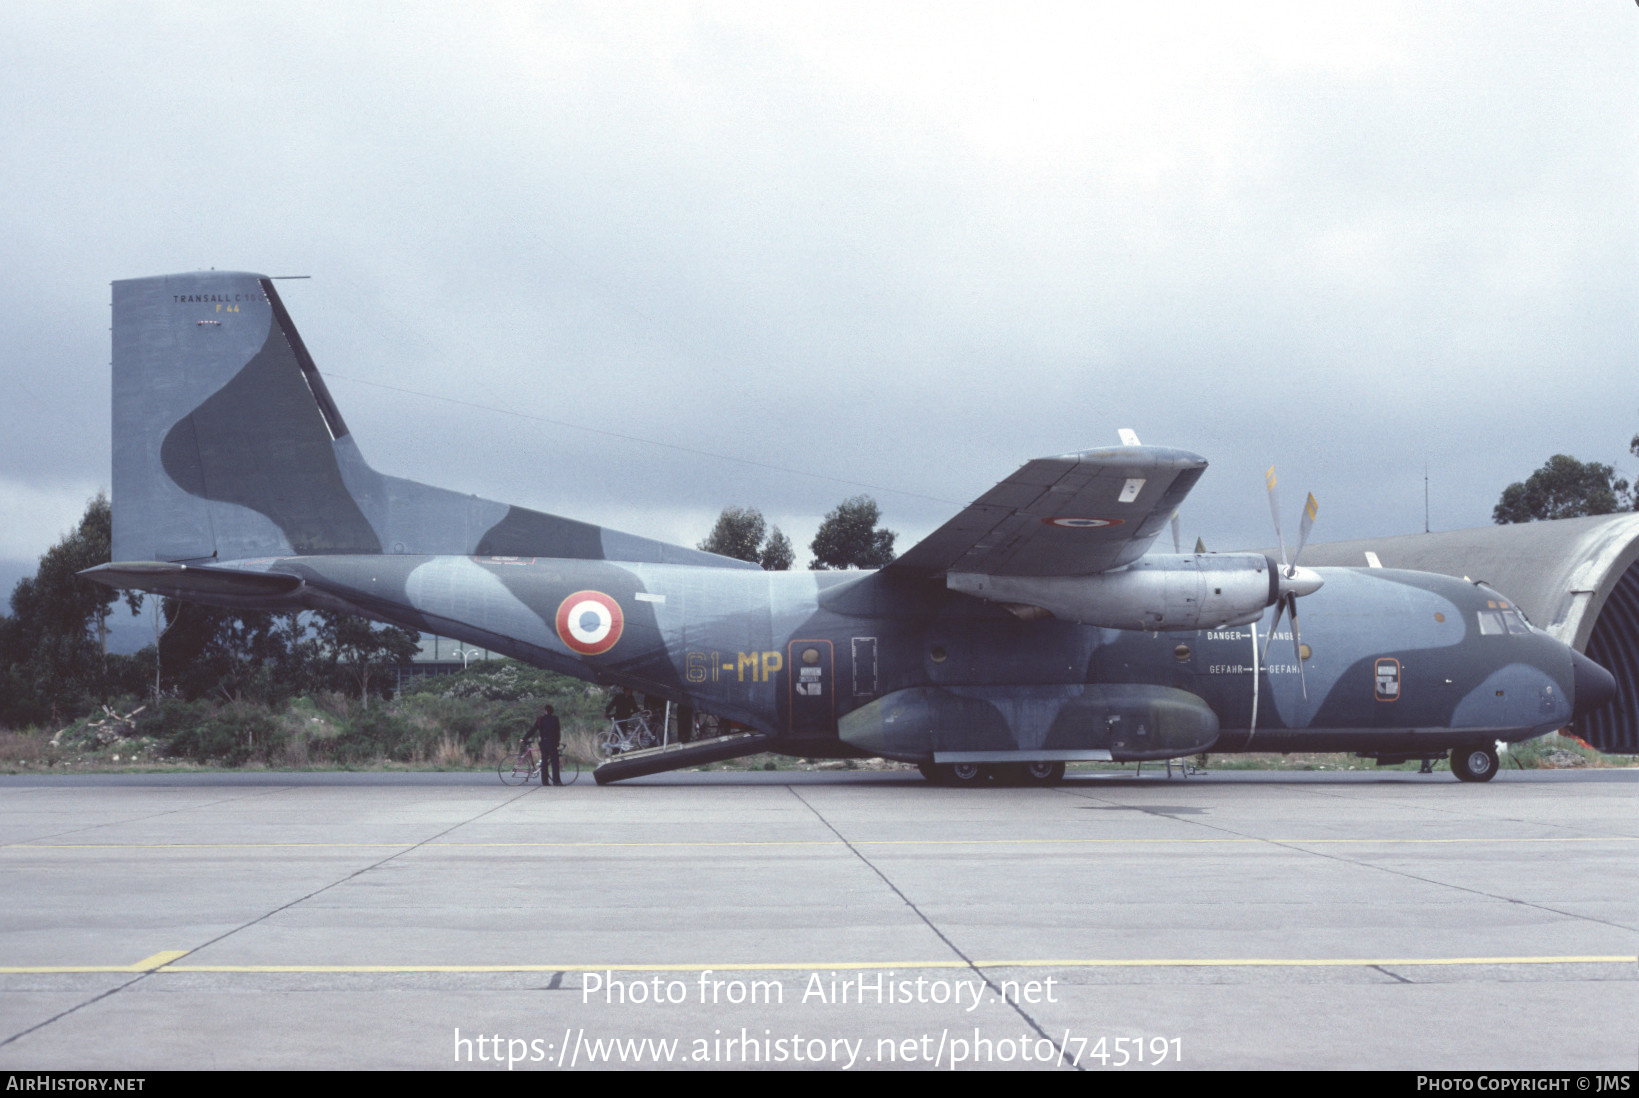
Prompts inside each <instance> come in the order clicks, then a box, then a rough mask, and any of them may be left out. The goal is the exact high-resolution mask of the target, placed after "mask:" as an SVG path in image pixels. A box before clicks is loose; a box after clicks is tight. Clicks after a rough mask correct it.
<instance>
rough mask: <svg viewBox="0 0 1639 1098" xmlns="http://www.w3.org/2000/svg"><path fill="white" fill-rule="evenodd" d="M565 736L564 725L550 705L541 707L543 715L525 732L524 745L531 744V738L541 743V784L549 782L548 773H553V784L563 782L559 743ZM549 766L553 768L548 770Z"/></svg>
mask: <svg viewBox="0 0 1639 1098" xmlns="http://www.w3.org/2000/svg"><path fill="white" fill-rule="evenodd" d="M562 736H563V725H562V723H561V722H560V721H559V720H558V715H557V714H556V713H555V712H553V709H552V707H551V706H550V705H546V706H542V707H541V715H540V716H539V717H537V718H536V719H535V723H534V724H532V725H530V726H529V731H528V732H525V733H524V746H525V747H527V746H529V741H530V740H536V741H537V742H539V743H540V745H541V784H542V785H545V784H546V782H547V775H548V773H550V774H551V779H552V784H553V785H562V784H563V769H562V767H561V766H560V765H559V763H558V744H559V742H560V740H561V739H562ZM548 766H550V767H551V770H550V771H548V769H547V768H548Z"/></svg>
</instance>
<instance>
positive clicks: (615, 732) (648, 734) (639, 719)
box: [598, 711, 660, 759]
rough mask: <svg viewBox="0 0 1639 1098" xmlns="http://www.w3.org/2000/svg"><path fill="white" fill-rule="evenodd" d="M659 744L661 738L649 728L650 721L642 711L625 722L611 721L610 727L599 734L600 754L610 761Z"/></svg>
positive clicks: (611, 719) (612, 719)
mask: <svg viewBox="0 0 1639 1098" xmlns="http://www.w3.org/2000/svg"><path fill="white" fill-rule="evenodd" d="M659 742H660V737H659V736H657V735H656V734H655V731H654V729H652V728H650V727H649V722H648V720H647V719H646V718H645V717H644V716H643V713H642V712H641V711H640V712H638V713H636V714H634V715H632V716H630V717H627V718H626V719H625V720H618V721H617V720H615V719H614V718H613V717H611V718H610V719H609V727H608V728H605V729H604V730H603V731H602V732H599V733H598V754H599V755H602V756H603V757H604V758H606V759H608V758H613V757H614V756H616V755H624V754H625V753H626V752H628V751H641V750H642V749H643V748H645V747H654V746H655V745H656V744H658V743H659Z"/></svg>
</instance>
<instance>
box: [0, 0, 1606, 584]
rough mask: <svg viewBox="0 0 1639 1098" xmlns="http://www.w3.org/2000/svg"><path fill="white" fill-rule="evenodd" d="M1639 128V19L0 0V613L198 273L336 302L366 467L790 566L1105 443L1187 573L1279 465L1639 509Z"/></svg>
mask: <svg viewBox="0 0 1639 1098" xmlns="http://www.w3.org/2000/svg"><path fill="white" fill-rule="evenodd" d="M1636 89H1639V9H1636V7H1635V5H1634V4H1633V3H1632V2H1631V0H1598V2H1593V0H1589V2H1580V3H1555V4H1549V3H1533V4H1510V3H1492V4H1475V3H1472V2H1465V3H1452V4H1436V3H1428V2H1421V0H1420V2H1418V3H1414V4H1408V5H1403V6H1402V5H1394V4H1386V3H1374V4H1369V5H1366V4H1357V5H1316V4H1312V3H1304V4H1293V5H1280V6H1270V5H1254V4H1223V3H1210V4H1199V5H1187V4H1179V3H1171V4H1166V5H1138V4H1133V3H1131V2H1130V0H1129V2H1124V3H1117V4H1109V5H1096V4H1089V3H1077V4H1071V5H1066V6H1056V5H1049V4H1031V5H1024V6H1020V5H999V4H998V5H987V4H975V5H955V4H950V3H940V4H936V5H927V6H916V5H910V4H899V3H896V4H891V5H883V4H869V5H859V6H849V5H843V4H835V3H828V4H822V5H812V6H804V7H799V6H796V5H787V4H767V3H757V4H747V5H744V6H739V5H730V4H697V5H684V4H661V3H649V4H634V5H625V6H622V5H618V4H614V3H607V2H603V0H599V2H597V3H589V4H585V5H576V4H544V3H542V4H514V5H506V4H498V3H486V4H484V5H481V6H476V7H472V8H465V9H458V8H456V7H455V6H453V5H419V6H410V5H403V4H385V3H383V4H352V5H318V4H312V5H290V4H279V3H270V4H258V5H254V6H253V5H237V4H227V5H224V4H220V3H212V4H200V5H188V4H180V3H177V4H156V5H142V4H135V3H108V4H80V5H72V4H64V5H55V4H53V5H46V4H34V5H21V4H13V5H7V6H6V7H5V9H4V12H3V14H0V158H3V159H0V163H3V164H4V166H5V167H4V173H3V175H0V180H3V183H4V188H3V192H0V193H3V195H4V199H5V201H4V202H3V203H0V225H3V226H4V236H3V240H4V247H3V253H4V261H3V262H0V332H3V333H4V335H5V339H6V351H5V354H4V356H3V358H0V378H3V381H4V391H5V396H4V398H3V399H4V404H3V406H0V407H3V409H4V410H3V412H0V416H3V418H0V424H3V431H0V583H4V591H5V592H9V590H10V586H11V583H12V582H13V581H14V580H15V578H16V577H17V576H18V575H22V574H31V573H32V571H33V568H34V564H35V560H36V558H37V557H38V556H39V554H40V553H41V552H43V551H44V550H45V549H46V548H47V547H49V546H50V545H51V544H52V543H53V542H54V541H55V540H56V539H57V538H58V537H59V536H60V535H61V534H62V533H63V532H64V531H66V530H67V529H69V528H70V527H71V526H72V525H73V524H74V523H75V522H76V521H77V519H78V517H79V515H80V514H81V512H82V511H83V509H84V505H85V502H86V500H87V498H88V497H89V496H91V495H92V494H93V493H94V492H96V491H97V490H98V489H99V488H100V487H106V486H107V485H108V484H109V481H110V473H109V439H108V431H109V427H108V424H109V410H108V400H109V381H108V331H107V329H108V299H109V295H108V282H109V281H110V280H112V279H116V278H131V277H140V276H145V275H154V274H164V273H170V272H175V271H183V270H192V269H197V268H204V267H217V268H229V269H243V270H253V271H260V272H263V273H266V274H271V275H311V276H312V278H311V280H310V281H299V282H284V283H281V284H280V292H281V294H282V295H283V296H284V298H285V301H286V304H287V305H288V306H289V309H290V312H291V314H292V316H293V317H294V319H295V322H296V324H297V326H298V327H299V328H300V330H301V332H302V335H303V336H304V338H305V339H306V342H307V344H308V347H309V348H310V349H311V351H312V352H313V355H314V357H315V359H316V360H317V362H318V365H319V368H320V370H321V371H323V372H324V373H325V375H326V376H327V378H328V380H329V382H330V387H331V390H332V392H333V393H334V395H335V397H336V399H337V401H338V403H339V404H340V406H341V408H342V411H343V413H344V415H345V416H346V419H347V422H348V424H349V426H350V427H351V428H352V430H353V432H354V435H355V437H356V438H357V439H358V441H359V444H360V446H361V448H362V449H363V451H364V453H365V455H366V457H367V458H369V459H370V461H371V462H372V464H374V465H375V466H376V467H377V468H379V469H381V470H382V471H384V472H388V473H395V474H399V475H403V476H409V477H412V478H414V479H417V480H422V481H426V482H429V483H434V484H439V485H442V486H446V487H450V488H455V489H459V490H462V491H468V492H475V493H478V494H480V495H484V496H487V497H489V498H492V499H498V500H502V501H505V502H509V503H517V504H522V505H525V506H529V507H534V508H538V509H541V510H547V511H553V512H558V513H562V514H566V515H570V516H573V517H576V518H581V519H585V520H588V521H592V522H597V523H601V524H604V525H610V526H615V527H618V528H621V529H625V530H629V531H631V532H634V533H640V534H645V535H650V536H655V537H660V538H664V539H667V540H671V541H677V542H683V543H687V544H693V543H694V542H696V541H698V540H700V539H701V538H702V537H704V536H705V534H706V533H707V531H708V530H709V529H710V527H711V524H712V522H713V520H714V518H715V516H716V514H717V512H718V511H719V510H720V509H721V508H722V507H723V506H724V505H726V504H738V505H744V506H755V507H759V508H761V509H762V510H763V512H764V513H765V514H766V515H767V516H768V518H769V520H770V521H771V522H773V523H777V524H778V525H780V526H782V527H783V528H784V529H785V530H786V531H787V532H788V533H789V534H790V535H791V537H792V540H793V542H794V543H795V544H796V545H797V547H798V564H799V567H800V566H802V565H804V564H806V562H807V560H808V557H809V554H808V553H807V543H808V541H809V539H811V538H812V536H813V533H814V530H815V528H816V526H817V525H818V523H819V520H820V518H821V517H822V516H823V514H824V513H825V512H826V511H827V510H829V509H831V508H832V507H834V506H835V505H836V504H837V503H838V502H839V501H840V500H842V499H843V498H844V497H846V496H849V495H853V494H856V493H858V492H869V493H870V494H872V495H873V496H875V498H876V499H877V500H878V501H879V502H880V504H881V506H882V509H883V513H884V522H885V524H886V525H887V526H889V527H891V528H893V529H895V530H897V531H899V532H900V548H901V549H904V548H908V547H909V545H910V544H912V543H914V542H915V541H916V540H917V539H918V538H920V537H921V536H923V535H925V534H926V533H928V532H929V531H931V530H932V529H933V528H934V527H936V526H937V525H939V524H940V523H941V522H942V521H944V519H946V518H947V517H949V515H950V514H951V513H952V512H953V511H954V510H955V509H956V508H957V507H959V506H960V505H962V504H964V503H966V502H967V501H969V500H971V499H972V498H973V497H975V496H977V495H978V494H979V493H981V492H983V491H984V490H985V489H986V488H988V487H989V486H990V485H991V484H993V483H994V482H995V481H997V480H999V479H1000V478H1002V477H1004V476H1006V475H1007V474H1008V473H1009V472H1011V471H1012V470H1013V469H1014V468H1015V467H1017V466H1018V465H1020V464H1021V463H1023V462H1024V461H1026V460H1028V459H1030V458H1032V457H1036V456H1040V455H1044V454H1054V453H1062V452H1066V451H1070V450H1077V449H1084V448H1087V447H1090V446H1102V445H1108V444H1113V443H1115V442H1116V441H1117V437H1116V431H1117V429H1118V428H1121V427H1131V428H1133V429H1135V430H1136V431H1137V432H1138V434H1139V435H1140V437H1141V438H1142V439H1143V441H1144V442H1146V443H1153V444H1160V445H1169V446H1177V447H1182V448H1185V449H1189V450H1193V451H1195V452H1197V453H1200V454H1202V455H1203V456H1205V457H1206V458H1207V459H1208V460H1209V461H1210V462H1211V463H1212V464H1211V468H1210V469H1209V470H1208V471H1207V474H1206V476H1205V477H1204V478H1203V479H1202V481H1201V483H1200V484H1199V486H1198V487H1197V488H1196V490H1195V492H1194V493H1193V494H1192V496H1191V497H1190V499H1189V500H1188V501H1187V503H1186V504H1185V507H1184V511H1183V527H1184V531H1185V537H1186V541H1187V542H1193V539H1194V537H1195V536H1196V535H1197V534H1199V535H1202V536H1204V537H1205V538H1206V540H1207V543H1208V545H1209V546H1211V547H1213V548H1231V547H1241V546H1247V545H1261V544H1268V543H1269V542H1270V540H1271V538H1270V532H1269V530H1270V528H1269V514H1268V507H1267V505H1266V503H1265V498H1264V490H1263V470H1264V468H1265V467H1267V466H1268V465H1269V464H1271V463H1274V464H1276V465H1277V466H1278V468H1279V470H1280V474H1281V485H1282V489H1283V491H1284V493H1285V499H1284V504H1285V510H1286V513H1287V519H1286V521H1287V524H1288V527H1289V528H1290V527H1291V526H1294V525H1295V520H1296V516H1297V513H1298V507H1299V504H1300V502H1301V500H1302V495H1303V492H1304V491H1305V490H1310V491H1313V492H1314V493H1315V494H1316V496H1318V497H1319V499H1320V522H1319V525H1318V526H1317V529H1316V533H1315V538H1316V540H1338V539H1345V538H1363V537H1370V536H1374V535H1391V534H1403V533H1411V532H1415V531H1420V530H1421V529H1422V526H1423V470H1424V463H1425V460H1426V462H1427V466H1428V470H1429V476H1430V480H1431V489H1430V498H1431V519H1432V524H1433V527H1434V528H1435V529H1455V528H1461V527H1467V526H1478V525H1483V524H1485V523H1487V522H1488V521H1489V520H1490V511H1491V507H1492V505H1493V504H1494V503H1495V502H1496V499H1497V496H1498V494H1499V492H1500V491H1501V489H1502V488H1503V486H1504V485H1505V484H1507V483H1508V482H1510V481H1513V480H1519V479H1523V478H1524V477H1525V476H1526V475H1528V474H1529V473H1530V472H1531V471H1532V470H1533V469H1535V468H1536V467H1537V466H1538V465H1540V464H1541V463H1542V462H1543V461H1544V460H1545V459H1546V458H1548V457H1549V456H1550V455H1551V454H1554V453H1558V452H1565V453H1570V454H1573V455H1575V456H1577V457H1579V458H1582V459H1584V460H1598V461H1604V462H1607V463H1611V464H1614V465H1616V466H1617V467H1618V468H1619V469H1621V470H1622V471H1623V472H1624V473H1626V474H1628V475H1630V476H1631V475H1632V474H1634V473H1635V472H1639V461H1636V460H1635V459H1633V458H1632V457H1630V456H1629V454H1628V453H1627V442H1628V439H1629V438H1630V437H1631V436H1632V435H1633V434H1634V433H1635V432H1636V431H1639V391H1636V390H1639V371H1636V369H1635V366H1636V361H1635V358H1636V356H1635V349H1636V344H1639V324H1636V320H1635V302H1636V300H1639V292H1636V291H1639V273H1636V272H1639V233H1636V213H1635V211H1636V208H1639V203H1636V199H1639V109H1636V108H1639V102H1636V99H1639V96H1636V94H1635V92H1636ZM458 402H460V403H458ZM474 405H477V406H479V407H474ZM1163 540H1168V539H1166V538H1165V537H1163ZM1168 548H1169V549H1170V546H1169V547H1168Z"/></svg>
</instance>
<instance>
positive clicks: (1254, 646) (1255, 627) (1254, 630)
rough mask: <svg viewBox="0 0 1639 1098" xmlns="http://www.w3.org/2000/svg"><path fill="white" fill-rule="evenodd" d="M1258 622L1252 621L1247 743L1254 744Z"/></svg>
mask: <svg viewBox="0 0 1639 1098" xmlns="http://www.w3.org/2000/svg"><path fill="white" fill-rule="evenodd" d="M1259 677H1260V676H1259V674H1258V623H1257V622H1253V623H1252V724H1251V727H1249V728H1248V729H1247V731H1246V744H1247V746H1248V747H1250V746H1251V745H1252V737H1253V736H1256V735H1257V734H1258V679H1259Z"/></svg>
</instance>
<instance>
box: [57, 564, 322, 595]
mask: <svg viewBox="0 0 1639 1098" xmlns="http://www.w3.org/2000/svg"><path fill="white" fill-rule="evenodd" d="M80 575H82V576H84V577H85V578H86V579H88V580H95V581H96V582H97V583H101V584H104V585H106V586H108V587H118V588H121V589H128V590H133V591H151V592H153V593H154V594H156V595H165V596H168V597H171V598H201V597H203V598H205V599H212V598H230V599H277V598H280V597H282V596H285V595H291V594H294V593H295V592H296V591H297V590H298V589H300V588H301V586H302V580H301V577H299V576H291V575H285V574H283V573H280V572H240V571H236V570H231V569H225V568H201V567H200V566H198V565H194V564H170V563H166V562H163V561H121V562H119V563H116V564H99V565H97V566H96V567H95V568H87V569H86V570H85V571H83V572H81V573H80Z"/></svg>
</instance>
